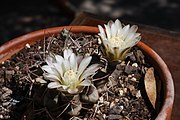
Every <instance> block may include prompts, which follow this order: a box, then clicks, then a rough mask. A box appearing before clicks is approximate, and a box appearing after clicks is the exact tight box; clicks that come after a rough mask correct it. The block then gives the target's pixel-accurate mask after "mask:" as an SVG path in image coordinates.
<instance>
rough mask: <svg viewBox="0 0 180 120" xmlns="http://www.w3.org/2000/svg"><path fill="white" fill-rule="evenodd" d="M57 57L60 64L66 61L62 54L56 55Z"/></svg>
mask: <svg viewBox="0 0 180 120" xmlns="http://www.w3.org/2000/svg"><path fill="white" fill-rule="evenodd" d="M55 58H56V62H57V63H58V64H61V63H62V62H63V61H64V58H63V57H62V56H60V55H55Z"/></svg>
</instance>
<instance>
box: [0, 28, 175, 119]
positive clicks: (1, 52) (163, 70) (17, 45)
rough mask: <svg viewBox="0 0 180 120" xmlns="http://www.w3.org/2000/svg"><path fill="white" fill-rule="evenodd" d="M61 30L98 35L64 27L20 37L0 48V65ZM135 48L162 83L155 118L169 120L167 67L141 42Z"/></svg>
mask: <svg viewBox="0 0 180 120" xmlns="http://www.w3.org/2000/svg"><path fill="white" fill-rule="evenodd" d="M63 28H67V29H70V30H71V31H72V32H74V33H79V32H83V33H98V32H99V30H98V28H97V27H88V26H64V27H55V28H48V29H43V30H39V31H35V32H32V33H29V34H26V35H23V36H21V37H18V38H15V39H13V40H11V41H9V42H7V43H5V44H4V45H2V46H1V47H0V63H1V62H3V61H5V60H6V59H8V58H10V57H11V56H12V55H14V54H15V53H17V52H18V51H20V50H21V49H23V48H24V47H25V45H26V44H27V43H28V44H30V45H32V44H34V43H35V42H37V41H40V40H43V39H44V38H45V37H48V36H51V35H53V34H58V33H59V32H60V31H61V30H62V29H63ZM142 39H143V38H142ZM137 46H138V47H139V48H140V49H141V50H142V51H143V52H144V54H145V55H146V56H147V58H148V59H149V60H150V62H151V63H152V64H153V67H154V68H155V70H156V71H157V72H158V74H159V76H160V79H161V81H162V89H163V98H164V99H163V104H162V107H161V108H160V110H159V113H158V115H157V117H156V119H157V120H170V119H171V112H172V107H173V102H174V84H173V79H172V76H171V73H170V72H169V69H168V67H167V65H166V64H165V63H164V61H163V60H162V59H161V57H160V56H159V55H158V54H157V53H156V52H154V51H153V50H152V49H151V48H150V47H148V46H147V45H145V44H144V43H142V42H139V43H138V44H137Z"/></svg>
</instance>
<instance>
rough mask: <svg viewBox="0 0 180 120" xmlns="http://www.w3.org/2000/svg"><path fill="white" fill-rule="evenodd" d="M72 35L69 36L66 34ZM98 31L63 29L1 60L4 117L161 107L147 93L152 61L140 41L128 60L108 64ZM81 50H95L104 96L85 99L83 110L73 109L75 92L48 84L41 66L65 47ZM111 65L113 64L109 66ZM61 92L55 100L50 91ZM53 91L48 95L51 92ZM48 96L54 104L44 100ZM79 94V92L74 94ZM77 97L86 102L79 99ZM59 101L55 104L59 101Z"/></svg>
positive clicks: (101, 115)
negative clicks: (64, 93) (146, 79)
mask: <svg viewBox="0 0 180 120" xmlns="http://www.w3.org/2000/svg"><path fill="white" fill-rule="evenodd" d="M67 36H69V37H67ZM98 42H99V37H98V36H97V35H88V34H82V33H79V34H73V33H69V32H68V31H66V30H65V31H63V32H61V33H60V34H58V35H57V36H51V37H49V38H46V39H44V40H41V41H40V42H37V43H36V44H34V45H32V46H29V45H28V44H27V45H26V47H25V48H24V49H23V50H21V51H20V52H19V53H17V54H16V55H14V56H12V58H11V59H9V60H6V61H5V62H3V63H1V64H0V87H1V88H2V89H0V96H1V99H0V119H13V120H17V119H18V120H20V119H24V120H33V119H34V120H36V119H38V120H66V119H67V120H68V119H71V120H106V119H107V120H145V119H147V120H150V119H154V118H155V117H156V111H155V109H154V108H153V107H152V105H151V104H150V102H149V99H147V95H146V92H145V87H144V76H145V73H146V70H147V69H148V68H150V67H152V66H151V64H149V63H148V61H147V60H146V57H145V56H144V55H143V53H142V51H141V50H139V49H138V48H137V47H133V48H132V49H131V52H130V54H129V56H128V57H127V58H126V59H125V61H121V62H120V63H119V64H118V65H114V66H113V65H112V66H110V65H109V62H108V61H107V60H106V59H105V58H104V57H103V55H102V52H101V49H100V47H99V44H98ZM67 47H68V48H71V49H72V50H73V51H74V52H76V54H81V55H92V56H93V59H92V62H91V64H92V63H99V64H101V66H102V69H101V70H99V72H98V74H96V75H95V76H93V79H92V81H93V82H94V85H95V86H96V88H97V90H98V93H99V99H98V101H97V103H88V102H86V101H82V109H81V111H80V114H79V115H78V116H74V117H72V116H70V115H68V110H69V109H70V104H72V103H70V102H67V101H68V100H64V98H66V99H71V100H72V98H71V97H66V96H61V93H60V92H59V91H57V90H49V89H47V83H44V84H42V83H39V79H43V75H42V74H43V71H42V69H41V66H42V65H44V64H46V63H45V61H44V60H45V57H46V55H47V54H48V53H50V52H52V53H56V54H60V55H62V51H63V50H64V49H65V48H67ZM109 68H110V69H109ZM57 94H58V95H59V96H60V97H58V99H60V100H59V101H60V102H58V104H56V103H55V102H54V101H53V100H52V99H50V98H51V97H52V98H54V97H55V96H56V95H57ZM47 96H48V97H47ZM45 99H46V101H48V102H49V103H48V105H49V104H50V105H49V106H53V108H51V107H49V106H48V105H45V104H44V101H45ZM73 100H74V98H73ZM75 102H81V101H76V100H75ZM54 106H56V107H54Z"/></svg>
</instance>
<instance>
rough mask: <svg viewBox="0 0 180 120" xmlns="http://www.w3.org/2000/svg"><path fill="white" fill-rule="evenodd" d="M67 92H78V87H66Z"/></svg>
mask: <svg viewBox="0 0 180 120" xmlns="http://www.w3.org/2000/svg"><path fill="white" fill-rule="evenodd" d="M68 93H70V94H76V93H78V89H77V88H69V89H68Z"/></svg>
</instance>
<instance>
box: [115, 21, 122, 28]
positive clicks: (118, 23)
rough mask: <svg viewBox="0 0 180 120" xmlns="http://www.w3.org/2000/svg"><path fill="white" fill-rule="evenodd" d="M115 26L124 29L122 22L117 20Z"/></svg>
mask: <svg viewBox="0 0 180 120" xmlns="http://www.w3.org/2000/svg"><path fill="white" fill-rule="evenodd" d="M115 25H116V27H117V28H118V29H122V24H121V21H119V20H118V19H116V21H115Z"/></svg>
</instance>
